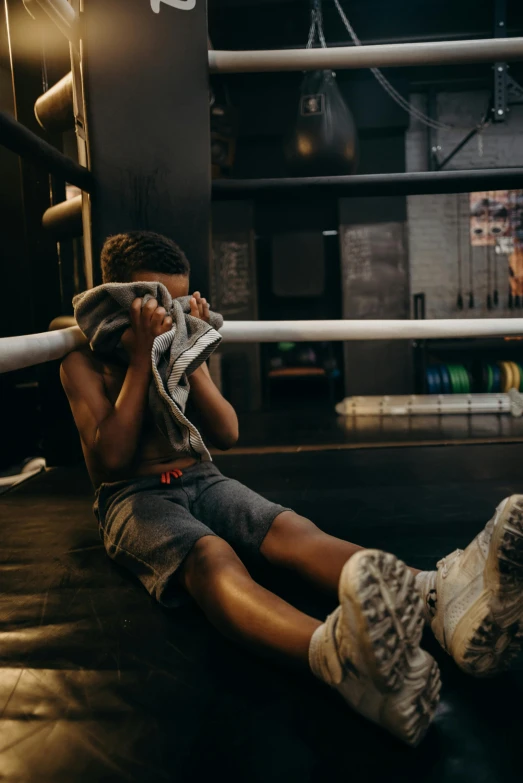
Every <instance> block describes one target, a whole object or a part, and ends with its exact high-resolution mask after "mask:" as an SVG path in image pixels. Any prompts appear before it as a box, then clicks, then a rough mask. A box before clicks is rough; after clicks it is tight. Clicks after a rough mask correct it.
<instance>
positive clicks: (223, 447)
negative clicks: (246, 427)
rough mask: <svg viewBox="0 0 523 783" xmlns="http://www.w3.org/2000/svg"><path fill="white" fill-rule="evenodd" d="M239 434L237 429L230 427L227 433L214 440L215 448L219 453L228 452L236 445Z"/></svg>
mask: <svg viewBox="0 0 523 783" xmlns="http://www.w3.org/2000/svg"><path fill="white" fill-rule="evenodd" d="M239 437H240V432H239V430H238V427H231V428H230V429H229V430H227V432H223V433H220V435H219V437H217V438H215V439H214V441H215V446H216V447H217V448H218V449H220V451H229V449H232V448H233V447H234V446H236V444H237V443H238V438H239Z"/></svg>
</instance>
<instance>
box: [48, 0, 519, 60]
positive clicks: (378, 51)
mask: <svg viewBox="0 0 523 783" xmlns="http://www.w3.org/2000/svg"><path fill="white" fill-rule="evenodd" d="M144 2H146V0H144ZM37 3H38V5H39V6H40V7H41V8H42V9H43V10H44V11H45V12H46V13H47V14H48V16H49V17H50V18H51V19H52V20H53V22H54V23H55V24H56V26H57V27H58V29H59V30H60V31H61V32H62V33H63V34H64V35H65V36H66V38H68V40H69V41H71V42H72V43H73V44H75V45H76V44H77V40H78V23H77V16H76V13H75V12H74V10H73V9H72V8H71V6H70V5H69V3H68V2H67V0H37ZM161 10H162V9H161V8H160V12H161ZM522 58H523V38H483V39H479V40H474V41H437V42H429V43H402V44H372V45H365V46H343V47H328V48H326V49H283V50H272V51H245V52H243V51H238V52H227V51H219V50H210V51H209V70H210V71H211V73H254V72H265V71H315V70H323V69H325V68H387V67H390V66H414V65H446V64H456V65H457V64H461V63H480V62H500V61H501V62H508V61H510V60H518V59H522Z"/></svg>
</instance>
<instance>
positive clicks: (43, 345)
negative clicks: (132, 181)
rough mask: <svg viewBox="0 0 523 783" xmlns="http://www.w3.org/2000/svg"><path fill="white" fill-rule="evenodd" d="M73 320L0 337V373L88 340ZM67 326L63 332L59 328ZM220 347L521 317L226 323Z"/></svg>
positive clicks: (401, 336) (506, 322) (423, 332)
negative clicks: (20, 333)
mask: <svg viewBox="0 0 523 783" xmlns="http://www.w3.org/2000/svg"><path fill="white" fill-rule="evenodd" d="M74 323H75V321H74V319H73V318H71V317H61V318H57V319H55V321H53V323H52V324H51V327H50V328H51V330H52V331H49V332H44V333H42V334H30V335H23V336H19V337H4V338H2V339H0V373H3V372H10V371H12V370H20V369H22V368H24V367H31V366H32V365H34V364H43V363H44V362H48V361H51V360H53V359H61V358H62V357H63V356H65V355H66V354H68V353H70V351H72V350H74V349H75V348H77V347H79V346H80V345H83V344H84V343H85V342H86V339H85V337H84V335H83V334H82V332H81V331H80V329H79V328H78V327H77V326H74ZM64 326H65V327H66V328H62V327H64ZM221 333H222V335H223V342H224V343H278V342H283V341H285V342H315V341H316V342H324V341H325V342H326V341H337V342H340V341H348V340H425V339H432V338H456V337H503V336H508V335H523V318H474V319H472V318H463V319H461V318H459V319H452V318H450V319H436V320H424V321H417V320H412V321H393V320H390V321H389V320H387V321H352V320H339V321H226V322H225V323H224V325H223V327H222V329H221Z"/></svg>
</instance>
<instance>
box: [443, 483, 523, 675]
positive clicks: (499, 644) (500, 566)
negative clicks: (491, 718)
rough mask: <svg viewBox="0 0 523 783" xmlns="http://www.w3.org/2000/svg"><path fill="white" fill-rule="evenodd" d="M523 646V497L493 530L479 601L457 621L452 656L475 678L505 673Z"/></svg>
mask: <svg viewBox="0 0 523 783" xmlns="http://www.w3.org/2000/svg"><path fill="white" fill-rule="evenodd" d="M522 646H523V495H513V496H512V497H510V498H508V500H507V502H506V503H505V506H504V508H503V510H502V511H501V514H500V516H499V518H498V520H497V522H496V524H495V526H494V530H493V532H492V538H491V541H490V546H489V553H488V556H487V563H486V566H485V584H484V589H483V592H482V594H481V595H480V597H479V598H478V599H477V600H476V601H475V602H474V604H473V606H471V608H470V609H469V610H468V611H467V613H466V614H465V615H464V617H462V618H461V620H460V622H459V623H458V625H457V627H456V630H455V632H454V636H453V639H452V654H453V656H454V660H455V661H456V663H457V664H458V666H460V668H461V669H463V670H464V671H466V672H467V673H468V674H472V675H473V676H475V677H490V676H493V675H494V674H498V673H499V672H502V671H504V670H506V669H507V668H508V667H509V666H510V663H511V661H512V660H513V659H514V658H515V657H516V656H517V655H518V653H519V652H520V651H521V649H522Z"/></svg>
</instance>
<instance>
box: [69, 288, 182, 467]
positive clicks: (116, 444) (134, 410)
mask: <svg viewBox="0 0 523 783" xmlns="http://www.w3.org/2000/svg"><path fill="white" fill-rule="evenodd" d="M171 326H172V321H171V319H170V318H169V317H166V313H165V310H164V309H163V308H162V307H158V303H157V302H156V301H155V300H154V299H151V300H150V301H149V302H147V304H146V305H145V306H144V307H143V308H142V302H141V299H137V300H135V302H134V303H133V306H132V308H131V327H130V328H129V329H128V330H127V332H126V333H125V335H124V337H123V338H122V343H123V344H124V346H125V347H126V349H127V351H128V353H129V356H130V363H129V367H128V369H127V373H126V376H125V380H124V383H123V386H122V388H121V391H120V394H119V395H118V399H117V400H116V402H115V403H114V405H113V404H112V403H111V401H110V400H109V399H108V397H107V395H106V393H105V385H104V381H103V377H102V375H101V374H100V373H99V372H98V371H97V370H96V367H95V366H94V364H93V362H92V360H91V359H90V358H89V357H88V356H85V355H84V354H82V353H80V352H74V353H72V354H70V355H69V356H68V357H67V358H66V359H65V361H64V362H63V363H62V367H61V378H62V384H63V387H64V389H65V392H66V394H67V397H68V399H69V403H70V405H71V410H72V412H73V416H74V420H75V422H76V426H77V427H78V431H79V433H80V437H81V438H82V441H83V443H84V444H85V446H86V447H87V448H88V449H89V450H90V451H91V453H92V454H93V455H94V456H96V457H97V459H99V460H100V463H101V464H102V465H103V467H104V468H105V469H106V470H107V471H108V472H110V473H112V474H114V475H115V477H116V476H118V474H119V473H120V472H124V471H125V470H126V469H127V468H129V467H130V466H131V465H132V463H133V460H134V458H135V455H136V451H137V448H138V444H139V439H140V434H141V430H142V424H143V415H144V413H145V410H146V407H147V398H148V390H149V384H150V380H151V349H152V343H153V341H154V338H155V337H156V336H158V335H159V334H163V333H164V332H165V331H168V330H169V329H170V328H171Z"/></svg>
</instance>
